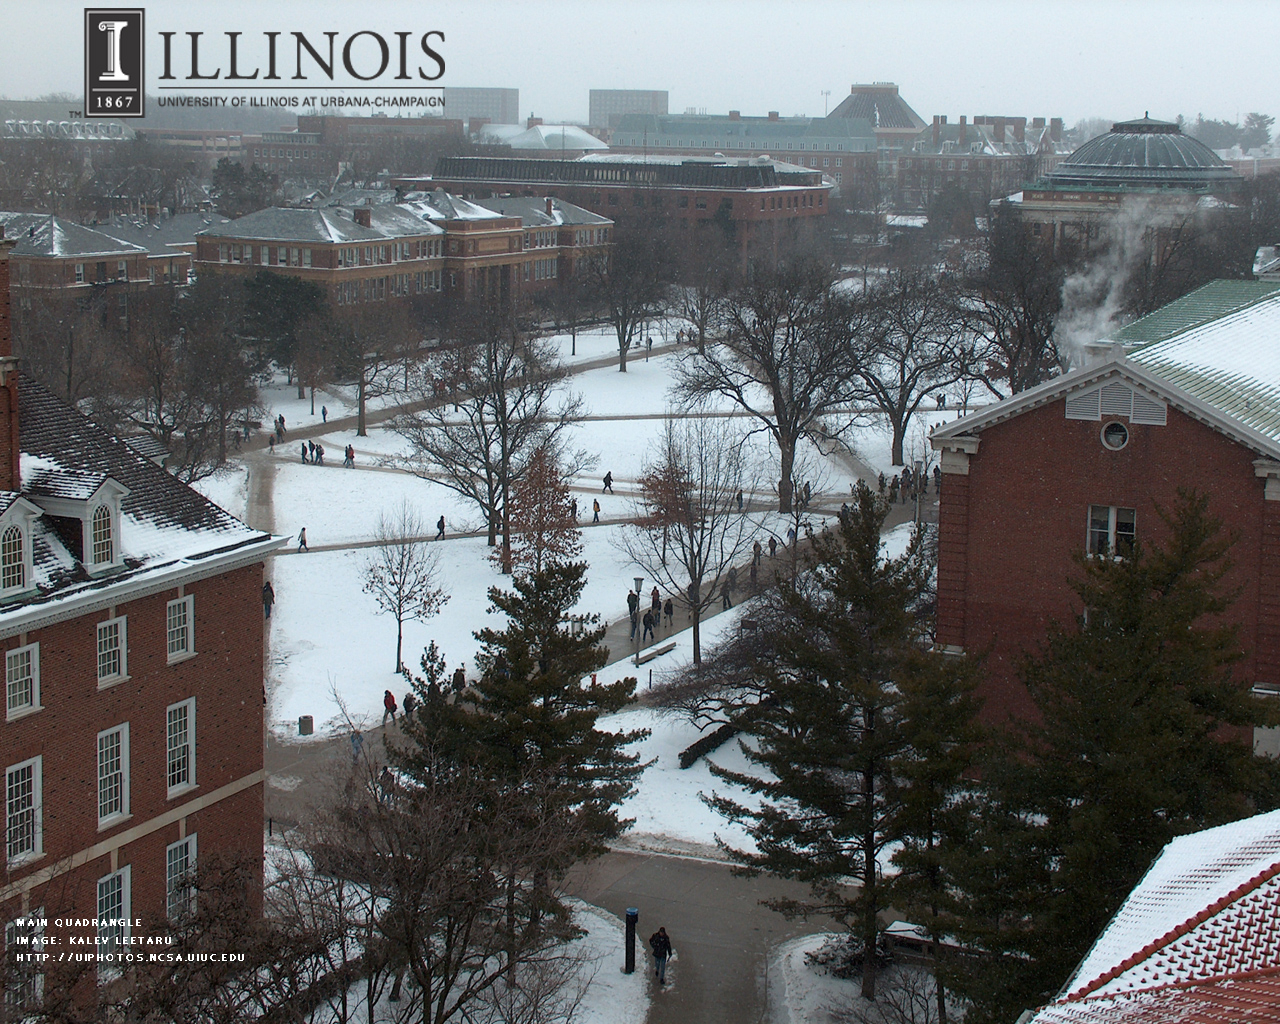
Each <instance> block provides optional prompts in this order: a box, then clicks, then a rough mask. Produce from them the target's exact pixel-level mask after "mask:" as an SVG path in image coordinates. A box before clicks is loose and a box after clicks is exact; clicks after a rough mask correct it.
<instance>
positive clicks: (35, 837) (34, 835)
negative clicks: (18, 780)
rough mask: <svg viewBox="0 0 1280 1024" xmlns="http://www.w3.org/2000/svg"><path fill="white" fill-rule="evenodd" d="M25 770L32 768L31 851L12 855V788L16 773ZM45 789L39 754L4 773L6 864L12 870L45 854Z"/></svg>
mask: <svg viewBox="0 0 1280 1024" xmlns="http://www.w3.org/2000/svg"><path fill="white" fill-rule="evenodd" d="M25 768H31V769H32V771H31V807H30V808H29V810H30V811H31V819H32V820H31V849H29V850H19V851H18V852H17V853H14V854H10V852H9V843H10V838H11V834H12V832H13V821H12V817H11V816H12V814H13V811H14V808H13V806H12V803H11V800H12V796H11V794H10V787H11V786H12V784H13V776H14V774H15V773H16V772H21V771H22V770H23V769H25ZM42 789H43V755H40V754H37V755H36V756H35V757H32V758H28V759H27V760H26V761H20V762H19V763H18V764H11V765H9V767H8V768H6V769H5V772H4V798H5V804H4V837H5V863H6V864H7V865H8V866H9V868H10V869H12V868H14V867H16V866H18V865H19V864H25V863H27V862H28V861H32V860H36V859H37V858H39V857H41V856H43V854H44V799H43V795H42Z"/></svg>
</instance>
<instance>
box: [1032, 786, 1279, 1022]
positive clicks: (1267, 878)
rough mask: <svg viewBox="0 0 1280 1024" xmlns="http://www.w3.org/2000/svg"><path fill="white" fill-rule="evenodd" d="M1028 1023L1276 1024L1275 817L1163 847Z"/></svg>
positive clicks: (1257, 818)
mask: <svg viewBox="0 0 1280 1024" xmlns="http://www.w3.org/2000/svg"><path fill="white" fill-rule="evenodd" d="M1033 1020H1034V1024H1051V1022H1052V1024H1065V1022H1077V1021H1086V1020H1087V1021H1116V1022H1120V1021H1124V1022H1137V1021H1141V1022H1148V1021H1153V1022H1154V1021H1203V1022H1217V1021H1222V1022H1224V1024H1225V1022H1236V1021H1251V1020H1280V811H1272V812H1271V813H1269V814H1259V815H1256V816H1254V817H1252V818H1246V819H1244V820H1243V821H1237V822H1233V823H1231V824H1229V825H1220V826H1218V827H1217V828H1212V829H1206V830H1204V831H1202V832H1196V833H1194V834H1192V835H1188V836H1182V837H1180V838H1178V839H1175V840H1173V841H1172V842H1170V843H1169V844H1168V845H1167V846H1165V848H1164V851H1163V852H1162V853H1161V854H1160V856H1159V858H1157V860H1156V862H1155V863H1154V864H1153V865H1152V866H1151V869H1150V870H1149V871H1148V872H1147V874H1146V876H1145V877H1144V878H1143V879H1142V881H1140V882H1139V883H1138V884H1137V886H1135V887H1134V889H1133V891H1132V892H1131V893H1130V894H1129V897H1128V899H1126V900H1125V902H1124V904H1123V906H1121V908H1120V910H1119V911H1118V912H1117V913H1116V915H1115V917H1113V918H1112V920H1111V923H1110V924H1109V925H1107V928H1106V930H1105V931H1103V933H1102V935H1101V936H1099V938H1098V940H1097V942H1095V943H1094V945H1093V948H1092V949H1090V951H1089V952H1088V953H1087V954H1086V955H1085V958H1084V959H1083V960H1082V961H1081V962H1080V966H1079V967H1078V968H1077V969H1076V972H1075V974H1074V975H1073V976H1072V977H1071V980H1070V981H1068V982H1067V984H1066V985H1065V986H1064V988H1063V991H1062V993H1061V995H1060V996H1059V997H1058V999H1057V1000H1056V1001H1055V1002H1054V1003H1052V1004H1050V1005H1049V1006H1048V1007H1045V1008H1044V1009H1043V1010H1041V1011H1040V1013H1038V1014H1037V1015H1036V1016H1035V1017H1034V1018H1033Z"/></svg>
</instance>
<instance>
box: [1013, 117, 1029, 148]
mask: <svg viewBox="0 0 1280 1024" xmlns="http://www.w3.org/2000/svg"><path fill="white" fill-rule="evenodd" d="M1013 137H1014V139H1016V140H1017V141H1018V142H1026V141H1027V119H1026V118H1025V117H1015V118H1014V119H1013Z"/></svg>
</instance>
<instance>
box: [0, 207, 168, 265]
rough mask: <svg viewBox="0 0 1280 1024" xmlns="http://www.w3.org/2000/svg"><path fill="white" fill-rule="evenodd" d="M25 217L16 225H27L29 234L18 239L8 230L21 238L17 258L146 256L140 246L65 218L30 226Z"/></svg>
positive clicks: (45, 218) (16, 220) (44, 219)
mask: <svg viewBox="0 0 1280 1024" xmlns="http://www.w3.org/2000/svg"><path fill="white" fill-rule="evenodd" d="M25 216H26V215H18V216H17V217H15V218H14V220H13V223H14V224H15V225H16V224H19V223H22V224H24V225H25V228H26V230H25V231H23V232H22V234H21V235H20V236H14V235H13V234H12V233H11V232H10V231H9V229H8V227H6V228H5V233H6V234H7V235H10V237H19V238H20V241H19V242H18V244H17V245H15V246H14V247H13V255H15V256H37V257H38V256H47V257H54V256H132V255H134V254H136V253H140V252H146V250H145V249H144V248H143V247H142V246H140V245H134V244H133V243H132V242H122V241H121V240H120V239H118V238H115V237H114V236H112V235H109V234H107V233H106V232H105V231H98V230H96V229H94V228H89V227H85V226H84V225H83V224H76V223H75V222H73V221H69V220H63V219H62V218H61V217H52V216H42V217H40V218H39V219H38V220H35V221H30V222H26V221H24V220H23V218H24V217H25Z"/></svg>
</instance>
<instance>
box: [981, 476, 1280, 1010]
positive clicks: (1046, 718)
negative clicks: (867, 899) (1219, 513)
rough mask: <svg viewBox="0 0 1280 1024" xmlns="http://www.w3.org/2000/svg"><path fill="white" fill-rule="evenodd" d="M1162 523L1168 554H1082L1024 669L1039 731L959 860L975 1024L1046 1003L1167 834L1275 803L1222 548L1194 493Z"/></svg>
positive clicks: (990, 797)
mask: <svg viewBox="0 0 1280 1024" xmlns="http://www.w3.org/2000/svg"><path fill="white" fill-rule="evenodd" d="M1161 517H1162V518H1163V519H1164V521H1165V523H1166V524H1167V526H1168V528H1169V531H1170V532H1169V536H1168V539H1167V541H1166V542H1165V543H1164V544H1163V545H1161V546H1151V547H1147V546H1144V545H1141V544H1138V545H1135V547H1134V550H1133V552H1132V554H1130V555H1127V556H1126V557H1124V558H1122V559H1121V558H1114V559H1113V558H1085V557H1083V556H1081V558H1080V566H1081V570H1082V575H1081V578H1080V579H1079V580H1078V581H1077V582H1076V583H1075V584H1074V589H1075V592H1076V594H1077V595H1078V597H1079V599H1080V604H1081V607H1082V610H1081V612H1080V613H1079V614H1078V615H1077V616H1076V619H1075V622H1074V623H1073V624H1072V626H1071V627H1062V626H1055V627H1053V628H1051V629H1050V631H1049V636H1048V640H1047V643H1046V645H1045V648H1044V651H1043V653H1042V654H1041V655H1040V656H1039V657H1037V658H1035V659H1033V660H1031V661H1029V662H1028V663H1027V665H1026V667H1025V671H1024V678H1025V681H1026V683H1027V687H1028V689H1029V691H1030V693H1031V696H1032V698H1033V699H1034V701H1035V704H1036V707H1037V709H1038V711H1039V716H1038V723H1037V724H1034V725H1030V726H1027V727H1026V728H1025V734H1024V735H1022V736H1019V737H1006V742H1005V743H1004V744H1002V745H1001V746H999V747H998V748H996V750H995V752H994V756H993V757H992V758H991V759H990V763H989V764H988V765H987V766H986V767H985V768H984V772H983V778H984V785H985V788H986V790H987V793H986V797H987V799H986V802H985V804H984V806H983V807H982V808H981V809H980V813H979V815H978V820H977V825H978V834H977V837H976V842H975V849H974V850H971V851H969V852H968V854H967V855H966V858H965V859H967V862H968V867H969V868H970V869H971V873H970V877H969V880H968V884H967V885H966V888H967V890H968V897H969V900H970V907H969V913H968V915H967V917H968V919H967V921H966V923H965V928H964V929H963V931H964V933H965V935H966V937H967V938H968V939H969V940H970V942H971V943H972V944H973V945H974V946H975V947H979V948H981V949H983V950H986V951H988V953H989V954H992V955H990V956H987V957H984V958H982V959H981V960H980V961H979V963H978V964H976V965H974V966H973V967H972V968H971V970H970V971H969V972H967V973H968V974H969V981H968V982H966V984H967V986H968V992H967V993H966V994H968V995H969V996H970V997H971V998H972V999H973V1001H974V1004H975V1006H974V1009H975V1016H974V1018H973V1019H974V1020H977V1021H983V1020H1011V1019H1013V1018H1014V1017H1016V1016H1017V1015H1018V1013H1019V1012H1020V1011H1021V1010H1023V1009H1026V1008H1028V1007H1031V1006H1034V1005H1037V1004H1039V1003H1043V1002H1045V1001H1046V1000H1048V999H1049V998H1051V997H1052V996H1053V994H1054V993H1055V992H1056V991H1057V989H1058V988H1059V987H1060V986H1061V985H1062V983H1063V982H1064V981H1065V980H1066V979H1067V977H1068V976H1069V974H1070V972H1071V970H1072V969H1073V968H1074V967H1075V965H1076V964H1077V963H1078V961H1079V960H1080V958H1081V956H1083V954H1084V953H1085V952H1086V951H1087V950H1088V948H1089V946H1090V945H1091V944H1092V943H1093V941H1094V940H1095V939H1096V938H1097V936H1098V934H1099V933H1100V932H1101V931H1102V929H1103V928H1104V927H1105V925H1106V923H1107V921H1108V920H1109V919H1110V918H1111V916H1112V915H1113V914H1114V913H1115V911H1116V910H1117V909H1118V908H1119V906H1120V904H1121V903H1122V902H1123V900H1124V898H1125V896H1126V895H1127V894H1128V893H1129V891H1130V890H1131V889H1132V888H1133V886H1134V885H1135V884H1136V883H1137V882H1138V880H1139V879H1140V878H1141V877H1142V875H1143V873H1144V872H1145V871H1146V870H1147V867H1148V866H1149V865H1150V863H1151V860H1152V858H1153V857H1155V856H1156V855H1157V854H1158V853H1159V852H1160V850H1161V848H1162V847H1163V846H1164V844H1165V843H1167V842H1168V841H1169V840H1170V839H1172V838H1173V837H1175V836H1177V835H1183V834H1186V833H1188V832H1193V831H1196V830H1198V829H1202V828H1206V827H1209V826H1212V825H1216V824H1221V823H1223V822H1227V821H1232V820H1235V819H1237V818H1240V817H1243V816H1245V815H1248V814H1251V813H1253V812H1254V811H1255V810H1257V809H1258V804H1259V803H1260V802H1269V801H1270V800H1271V797H1270V796H1269V795H1268V794H1269V793H1271V792H1273V791H1274V790H1273V784H1272V782H1271V780H1272V778H1273V777H1274V776H1275V774H1276V765H1275V763H1274V762H1271V761H1268V760H1266V759H1264V758H1260V757H1256V756H1255V755H1254V754H1253V750H1252V728H1251V727H1252V726H1253V725H1255V724H1262V723H1264V722H1268V721H1269V720H1271V719H1273V718H1274V711H1273V710H1271V709H1269V708H1268V707H1267V706H1266V704H1265V703H1264V702H1263V701H1262V700H1261V699H1260V698H1257V697H1255V696H1254V695H1253V694H1252V693H1251V692H1250V690H1249V688H1248V686H1247V685H1244V684H1242V683H1241V682H1240V681H1239V680H1238V679H1237V678H1236V675H1235V673H1234V672H1233V666H1234V665H1235V664H1236V663H1237V662H1238V661H1239V660H1240V659H1241V657H1242V656H1243V652H1242V651H1241V648H1240V643H1239V638H1238V636H1237V629H1236V626H1235V625H1234V624H1229V623H1227V622H1224V621H1223V619H1222V615H1223V613H1224V612H1226V611H1227V609H1228V608H1229V606H1230V604H1231V602H1232V600H1233V599H1234V598H1235V596H1236V595H1235V593H1234V592H1232V591H1230V590H1229V589H1228V588H1227V586H1226V585H1225V577H1226V574H1227V572H1228V571H1229V569H1230V562H1229V561H1228V558H1227V554H1228V550H1229V548H1230V546H1231V544H1232V543H1233V540H1232V539H1231V538H1229V537H1227V536H1225V535H1224V534H1223V532H1222V529H1221V522H1220V520H1218V519H1217V518H1215V517H1214V516H1212V515H1211V514H1210V512H1209V504H1208V498H1207V497H1205V496H1203V495H1197V494H1194V493H1185V492H1183V493H1180V495H1179V498H1178V501H1177V503H1176V504H1175V506H1174V508H1173V510H1172V511H1171V512H1169V513H1167V514H1166V513H1164V512H1161ZM993 859H994V860H996V861H999V862H1002V863H1001V866H1000V868H999V872H998V873H997V874H994V875H992V874H991V873H990V867H991V862H992V860H993Z"/></svg>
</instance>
